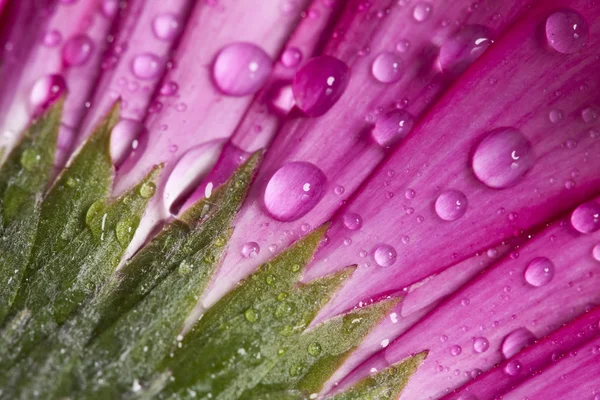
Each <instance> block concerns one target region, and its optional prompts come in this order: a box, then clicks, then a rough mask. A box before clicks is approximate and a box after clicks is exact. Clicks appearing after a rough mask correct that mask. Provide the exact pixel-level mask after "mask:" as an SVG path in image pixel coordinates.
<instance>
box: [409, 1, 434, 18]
mask: <svg viewBox="0 0 600 400" xmlns="http://www.w3.org/2000/svg"><path fill="white" fill-rule="evenodd" d="M432 12H433V6H432V5H431V3H429V2H427V1H423V2H421V3H417V4H416V5H415V8H413V18H414V19H415V21H417V22H425V21H427V20H428V19H429V17H431V13H432Z"/></svg>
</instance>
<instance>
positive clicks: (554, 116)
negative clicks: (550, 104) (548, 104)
mask: <svg viewBox="0 0 600 400" xmlns="http://www.w3.org/2000/svg"><path fill="white" fill-rule="evenodd" d="M564 117H565V113H564V112H563V111H562V110H551V111H550V113H549V114H548V119H550V122H552V123H553V124H557V123H559V122H560V121H562V120H563V118H564Z"/></svg>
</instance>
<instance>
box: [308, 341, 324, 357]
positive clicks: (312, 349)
mask: <svg viewBox="0 0 600 400" xmlns="http://www.w3.org/2000/svg"><path fill="white" fill-rule="evenodd" d="M307 350H308V354H310V355H311V356H313V357H317V356H319V355H320V354H321V351H322V348H321V345H320V344H319V343H317V342H313V343H311V344H309V345H308V349H307Z"/></svg>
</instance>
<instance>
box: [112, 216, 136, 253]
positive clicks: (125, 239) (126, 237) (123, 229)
mask: <svg viewBox="0 0 600 400" xmlns="http://www.w3.org/2000/svg"><path fill="white" fill-rule="evenodd" d="M138 225H139V220H137V219H136V218H126V219H122V220H120V221H119V222H117V226H116V227H115V234H116V236H117V240H118V241H119V244H120V245H121V246H123V247H127V246H128V245H129V243H130V242H131V239H133V235H134V234H135V229H136V227H137V226H138Z"/></svg>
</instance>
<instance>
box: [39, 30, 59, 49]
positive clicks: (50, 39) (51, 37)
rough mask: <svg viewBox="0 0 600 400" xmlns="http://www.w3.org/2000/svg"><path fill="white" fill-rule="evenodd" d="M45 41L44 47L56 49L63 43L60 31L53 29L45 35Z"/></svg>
mask: <svg viewBox="0 0 600 400" xmlns="http://www.w3.org/2000/svg"><path fill="white" fill-rule="evenodd" d="M43 41H44V45H46V46H48V47H56V46H58V45H59V44H60V42H61V41H62V35H61V34H60V32H59V31H57V30H55V29H52V30H49V31H48V32H46V34H45V35H44V39H43Z"/></svg>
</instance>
